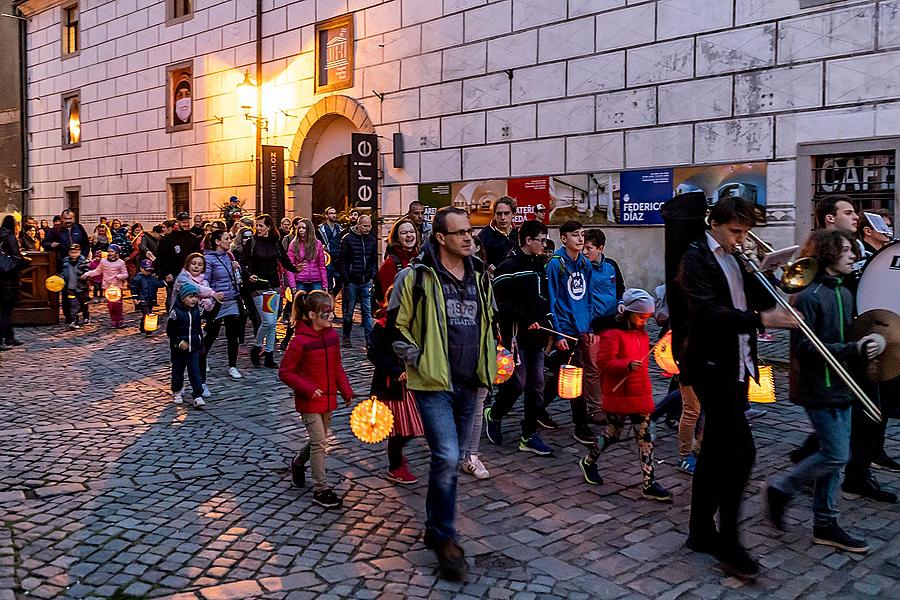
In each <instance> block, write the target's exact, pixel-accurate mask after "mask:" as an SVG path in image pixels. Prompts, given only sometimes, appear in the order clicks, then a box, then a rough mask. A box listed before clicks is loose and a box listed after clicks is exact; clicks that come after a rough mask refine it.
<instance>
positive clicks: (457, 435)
mask: <svg viewBox="0 0 900 600" xmlns="http://www.w3.org/2000/svg"><path fill="white" fill-rule="evenodd" d="M413 394H414V395H415V398H416V405H417V406H418V408H419V415H421V417H422V425H423V426H424V428H425V439H426V440H427V441H428V448H429V449H430V450H431V469H430V471H429V473H428V495H427V496H426V498H425V513H426V520H425V528H426V529H429V530H431V531H432V533H433V535H434V536H435V539H436V540H438V541H440V540H445V539H455V538H456V529H454V527H453V522H454V520H455V519H456V479H457V476H458V474H459V473H458V469H459V461H460V460H461V459H462V457H463V456H462V455H463V452H464V451H465V448H466V446H467V443H468V439H467V438H468V436H469V432H470V431H471V430H472V417H473V416H474V413H475V403H476V394H477V389H476V388H474V387H471V388H469V387H461V386H453V390H452V391H445V392H421V391H414V392H413Z"/></svg>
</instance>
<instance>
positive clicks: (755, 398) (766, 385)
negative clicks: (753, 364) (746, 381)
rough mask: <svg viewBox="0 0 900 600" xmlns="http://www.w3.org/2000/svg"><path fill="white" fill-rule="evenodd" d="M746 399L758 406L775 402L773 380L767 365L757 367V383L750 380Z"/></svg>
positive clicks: (770, 368)
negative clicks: (758, 404)
mask: <svg viewBox="0 0 900 600" xmlns="http://www.w3.org/2000/svg"><path fill="white" fill-rule="evenodd" d="M747 399H748V400H750V402H758V403H760V404H771V403H772V402H775V379H774V378H773V377H772V367H770V366H769V365H765V366H761V367H759V383H758V384H757V383H756V382H755V381H753V379H752V378H751V379H750V386H749V387H748V388H747Z"/></svg>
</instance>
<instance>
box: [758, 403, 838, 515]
mask: <svg viewBox="0 0 900 600" xmlns="http://www.w3.org/2000/svg"><path fill="white" fill-rule="evenodd" d="M806 414H807V415H808V416H809V421H810V423H812V426H813V429H815V430H816V435H817V436H818V438H819V451H818V452H816V453H815V454H813V455H812V456H807V457H806V458H805V459H803V460H802V461H800V462H799V463H798V464H797V465H796V466H795V467H794V470H793V471H791V472H790V473H789V474H788V475H786V476H784V477H782V478H781V479H780V480H778V481H777V482H775V483H774V486H775V487H776V488H778V489H780V490H781V491H783V492H785V493H787V494H790V495H791V496H794V495H796V494H797V493H799V492H800V491H801V490H802V489H803V488H804V487H805V486H806V485H808V484H810V483H812V484H813V524H814V525H815V526H816V527H820V526H825V525H830V524H831V523H833V522H834V521H835V520H836V519H837V517H838V514H839V513H838V509H837V496H838V484H839V483H840V479H841V469H842V468H843V467H844V465H846V464H847V459H848V458H849V455H850V419H851V416H850V415H851V410H850V407H847V408H808V409H806Z"/></svg>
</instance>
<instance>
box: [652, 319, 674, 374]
mask: <svg viewBox="0 0 900 600" xmlns="http://www.w3.org/2000/svg"><path fill="white" fill-rule="evenodd" d="M653 358H654V359H655V360H656V364H657V365H658V366H659V368H660V369H662V370H663V371H665V372H666V373H668V374H669V375H678V365H677V364H676V363H675V357H673V356H672V330H669V331H667V332H666V335H664V336H662V338H660V340H659V341H658V342H657V343H656V347H655V348H654V349H653Z"/></svg>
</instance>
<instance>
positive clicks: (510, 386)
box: [491, 348, 544, 440]
mask: <svg viewBox="0 0 900 600" xmlns="http://www.w3.org/2000/svg"><path fill="white" fill-rule="evenodd" d="M518 358H519V364H517V365H516V370H515V371H514V372H513V375H512V377H511V378H510V379H509V381H507V382H506V383H504V384H502V385H500V387H498V388H497V393H496V394H494V403H493V404H492V405H491V420H492V421H499V420H500V419H502V418H503V417H505V416H506V415H508V414H509V411H510V409H512V407H513V405H514V404H515V403H516V400H518V399H519V396H521V395H522V392H525V407H524V408H525V418H524V419H523V420H522V437H523V438H524V439H526V440H527V439H528V438H530V437H531V436H532V435H533V434H534V432H535V431H537V418H538V417H539V416H540V415H541V413H542V412H543V410H544V408H543V400H544V349H543V348H535V349H528V350H523V349H522V348H519V357H518Z"/></svg>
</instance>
